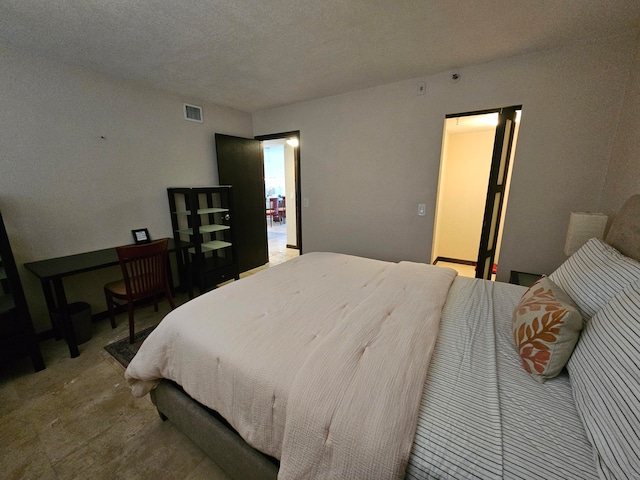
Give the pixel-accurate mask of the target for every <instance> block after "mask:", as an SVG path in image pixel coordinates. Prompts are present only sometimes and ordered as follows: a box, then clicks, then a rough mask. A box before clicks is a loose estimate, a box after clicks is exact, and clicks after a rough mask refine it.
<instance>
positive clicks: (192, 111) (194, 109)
mask: <svg viewBox="0 0 640 480" xmlns="http://www.w3.org/2000/svg"><path fill="white" fill-rule="evenodd" d="M184 119H185V120H189V121H191V122H200V123H202V107H198V106H197V105H188V104H186V103H185V104H184Z"/></svg>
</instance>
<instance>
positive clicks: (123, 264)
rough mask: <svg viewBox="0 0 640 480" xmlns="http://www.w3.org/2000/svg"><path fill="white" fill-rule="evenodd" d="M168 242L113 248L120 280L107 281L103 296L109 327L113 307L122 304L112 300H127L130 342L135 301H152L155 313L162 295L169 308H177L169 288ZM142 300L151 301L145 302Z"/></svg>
mask: <svg viewBox="0 0 640 480" xmlns="http://www.w3.org/2000/svg"><path fill="white" fill-rule="evenodd" d="M167 244H168V240H167V239H166V238H164V239H162V240H157V241H155V242H150V243H145V244H141V245H127V246H124V247H117V248H116V251H117V253H118V259H119V261H120V268H121V270H122V276H123V279H122V280H118V281H115V282H110V283H108V284H106V285H105V286H104V295H105V299H106V301H107V308H108V309H109V317H110V319H111V327H112V328H115V327H116V320H115V309H116V308H117V307H119V306H122V305H123V304H120V303H118V302H116V301H115V300H125V301H126V303H127V310H128V312H129V343H134V341H135V327H134V319H133V310H134V307H136V306H138V304H140V303H144V304H145V305H146V304H149V303H153V304H154V307H155V311H156V312H157V311H158V299H159V298H160V296H161V295H162V294H164V295H165V297H167V300H168V301H169V305H171V308H172V309H173V308H176V306H175V303H174V301H173V295H172V294H171V289H170V288H169V277H168V269H167V255H168V254H167ZM145 300H151V302H144V301H145Z"/></svg>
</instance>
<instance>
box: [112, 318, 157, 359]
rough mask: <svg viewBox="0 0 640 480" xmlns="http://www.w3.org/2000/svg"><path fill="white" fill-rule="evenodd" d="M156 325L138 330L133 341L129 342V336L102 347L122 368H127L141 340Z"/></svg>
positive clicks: (142, 340)
mask: <svg viewBox="0 0 640 480" xmlns="http://www.w3.org/2000/svg"><path fill="white" fill-rule="evenodd" d="M156 326H157V325H154V326H153V327H149V328H145V329H144V330H141V331H140V332H138V333H136V338H135V341H134V342H133V343H129V337H127V338H123V339H121V340H118V341H117V342H113V343H110V344H109V345H107V346H106V347H104V349H105V350H106V351H107V352H109V354H110V355H111V356H112V357H113V358H115V359H116V360H117V361H118V363H119V364H120V365H122V366H123V367H124V368H127V365H129V362H131V359H132V358H133V357H134V356H135V354H136V353H138V349H139V348H140V345H142V342H144V340H145V339H146V338H147V337H148V336H149V334H150V333H151V332H153V329H154V328H156Z"/></svg>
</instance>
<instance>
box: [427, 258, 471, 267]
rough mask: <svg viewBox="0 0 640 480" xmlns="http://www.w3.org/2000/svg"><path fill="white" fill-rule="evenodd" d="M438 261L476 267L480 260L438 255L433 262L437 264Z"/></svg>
mask: <svg viewBox="0 0 640 480" xmlns="http://www.w3.org/2000/svg"><path fill="white" fill-rule="evenodd" d="M438 262H448V263H457V264H459V265H470V266H472V267H475V266H476V265H478V262H473V261H471V260H461V259H459V258H449V257H436V259H435V260H434V261H433V264H434V265H436V264H437V263H438Z"/></svg>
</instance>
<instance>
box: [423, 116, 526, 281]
mask: <svg viewBox="0 0 640 480" xmlns="http://www.w3.org/2000/svg"><path fill="white" fill-rule="evenodd" d="M507 108H513V109H515V110H516V111H518V110H520V111H522V105H510V106H503V107H497V108H490V109H485V110H474V111H470V112H463V113H450V114H446V115H445V120H446V119H450V118H461V117H471V116H476V115H485V114H489V113H498V114H500V113H502V111H503V110H504V109H507ZM497 128H498V126H496V132H497ZM516 128H517V127H516ZM445 133H446V132H445V131H444V130H443V138H444V134H445ZM494 135H495V133H494ZM494 147H495V145H494ZM442 148H444V144H443V147H442ZM512 149H513V138H512V139H511V142H510V144H509V150H510V151H511V150H512ZM441 155H442V153H441ZM492 155H493V154H492ZM493 160H494V159H493V158H492V159H491V162H492V166H491V168H492V169H493ZM507 163H508V167H507V168H508V169H509V170H510V169H511V168H512V167H513V165H511V162H510V158H509V159H507ZM440 168H442V158H441V160H440ZM490 175H491V174H490ZM506 176H507V175H505V177H506ZM439 183H440V178H439V179H438V188H440V184H439ZM489 185H490V184H489ZM489 185H487V192H488V190H489ZM503 199H504V198H503ZM486 207H487V200H486V199H485V204H484V211H485V214H486ZM436 212H437V206H436ZM501 216H502V208H501V209H500V212H499V218H498V219H497V222H498V228H499V226H500V217H501ZM435 220H436V221H437V213H436V217H435ZM484 230H485V225H484V220H483V227H482V233H481V238H480V244H481V243H482V236H483V235H484ZM435 232H436V228H435V223H434V235H435ZM498 235H499V230H498V231H496V236H498ZM434 241H435V239H434ZM432 255H433V247H432ZM479 256H480V252H478V255H477V257H476V259H475V261H474V262H473V263H474V264H475V265H476V268H477V267H478V264H477V260H478V258H479ZM438 260H442V261H445V259H444V258H439V259H438V258H437V259H435V260H434V264H435V263H437V261H438ZM464 263H466V262H464Z"/></svg>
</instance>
